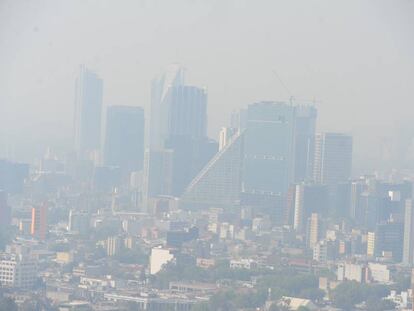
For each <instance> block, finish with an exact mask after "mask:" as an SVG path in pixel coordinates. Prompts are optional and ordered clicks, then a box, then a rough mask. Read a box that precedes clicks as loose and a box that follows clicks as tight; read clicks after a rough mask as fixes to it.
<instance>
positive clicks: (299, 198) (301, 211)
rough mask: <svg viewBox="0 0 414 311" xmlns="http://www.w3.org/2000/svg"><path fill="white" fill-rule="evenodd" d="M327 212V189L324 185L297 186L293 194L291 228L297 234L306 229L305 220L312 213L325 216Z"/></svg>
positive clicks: (303, 184)
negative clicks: (293, 209) (293, 210)
mask: <svg viewBox="0 0 414 311" xmlns="http://www.w3.org/2000/svg"><path fill="white" fill-rule="evenodd" d="M327 212H328V189H327V187H326V186H324V185H315V184H305V183H302V184H298V185H296V192H295V212H294V221H293V228H294V229H295V230H296V231H298V232H304V230H305V229H306V220H307V219H308V218H309V217H311V215H312V213H318V214H319V215H326V214H327Z"/></svg>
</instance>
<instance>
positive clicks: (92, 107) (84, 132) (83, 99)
mask: <svg viewBox="0 0 414 311" xmlns="http://www.w3.org/2000/svg"><path fill="white" fill-rule="evenodd" d="M102 96H103V81H102V79H100V78H99V77H98V75H97V74H96V73H95V72H93V71H90V70H89V69H88V68H86V67H85V66H84V65H81V67H80V72H79V77H78V79H77V81H76V98H75V120H74V127H75V149H76V151H77V152H78V155H79V156H80V157H84V156H85V155H86V154H87V153H90V152H94V151H96V150H99V149H100V143H101V119H102V116H101V115H102Z"/></svg>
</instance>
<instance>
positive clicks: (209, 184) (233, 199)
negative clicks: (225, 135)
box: [182, 134, 244, 207]
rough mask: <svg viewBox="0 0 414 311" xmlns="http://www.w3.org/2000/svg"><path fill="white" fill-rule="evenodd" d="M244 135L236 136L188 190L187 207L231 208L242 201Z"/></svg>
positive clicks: (192, 182)
mask: <svg viewBox="0 0 414 311" xmlns="http://www.w3.org/2000/svg"><path fill="white" fill-rule="evenodd" d="M243 138H244V134H237V135H235V136H233V138H232V139H231V140H230V141H229V142H228V144H226V145H225V146H224V148H223V149H221V150H220V151H219V152H218V153H217V154H216V155H215V156H214V157H213V159H211V161H210V162H209V163H208V164H207V165H206V166H205V167H204V168H203V169H202V170H201V172H200V173H199V174H198V175H197V176H196V177H195V178H194V179H193V180H192V181H191V183H190V185H189V186H188V187H187V188H186V190H185V192H184V194H183V196H182V201H183V202H184V204H185V205H188V206H205V207H209V206H232V205H236V204H237V203H238V201H239V200H240V191H241V178H242V171H241V169H242V161H243Z"/></svg>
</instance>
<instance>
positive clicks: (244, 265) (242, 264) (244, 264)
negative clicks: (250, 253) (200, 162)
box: [230, 259, 257, 270]
mask: <svg viewBox="0 0 414 311" xmlns="http://www.w3.org/2000/svg"><path fill="white" fill-rule="evenodd" d="M230 268H231V269H248V270H250V269H255V268H257V262H256V261H255V260H253V259H240V260H230Z"/></svg>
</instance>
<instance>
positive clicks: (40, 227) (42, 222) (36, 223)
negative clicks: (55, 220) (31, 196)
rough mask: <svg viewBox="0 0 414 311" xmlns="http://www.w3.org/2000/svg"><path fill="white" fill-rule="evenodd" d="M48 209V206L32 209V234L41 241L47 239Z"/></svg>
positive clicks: (43, 205)
mask: <svg viewBox="0 0 414 311" xmlns="http://www.w3.org/2000/svg"><path fill="white" fill-rule="evenodd" d="M47 214H48V208H47V205H46V204H42V205H40V206H36V207H33V208H32V225H31V230H30V231H31V232H30V233H31V234H32V235H33V236H34V237H36V238H38V239H39V240H44V239H46V236H47V233H48V224H47Z"/></svg>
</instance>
